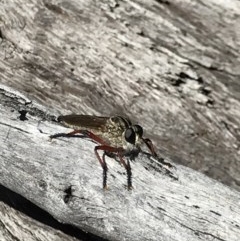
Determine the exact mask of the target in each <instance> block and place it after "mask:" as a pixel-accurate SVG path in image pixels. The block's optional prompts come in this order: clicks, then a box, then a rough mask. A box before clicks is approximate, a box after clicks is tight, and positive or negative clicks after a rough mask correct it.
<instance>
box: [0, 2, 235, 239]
mask: <svg viewBox="0 0 240 241" xmlns="http://www.w3.org/2000/svg"><path fill="white" fill-rule="evenodd" d="M239 15H240V3H239V1H237V0H231V1H227V2H223V1H216V2H215V1H207V2H204V3H203V2H201V1H178V0H176V1H154V0H147V1H144V0H143V1H137V0H132V1H126V2H124V1H110V0H109V1H75V0H69V1H67V2H66V1H62V0H59V1H37V0H29V1H28V3H27V4H26V1H22V0H11V1H1V2H0V16H1V17H0V82H1V83H3V84H5V85H8V86H12V87H13V88H14V89H17V90H21V92H22V93H24V94H25V95H27V96H28V98H29V101H33V102H34V104H36V100H37V102H39V103H41V104H42V105H43V106H47V107H46V108H49V110H51V112H52V110H53V109H54V110H55V112H54V113H51V115H52V116H56V115H57V113H60V112H61V113H62V114H64V113H67V112H68V113H72V112H75V113H80V114H82V113H86V114H98V115H110V114H113V113H114V114H115V113H117V114H121V113H124V114H127V115H129V116H130V117H134V118H135V119H137V120H138V121H139V122H140V123H141V124H143V127H145V130H146V133H148V134H149V135H150V136H151V138H152V139H153V140H155V143H157V146H158V147H159V150H160V151H159V153H160V154H162V155H163V156H168V157H171V158H173V159H174V160H175V161H177V162H178V163H181V164H184V165H188V166H190V167H193V168H195V169H197V170H200V171H201V172H203V173H206V174H207V175H209V176H211V177H213V178H215V179H218V180H220V181H221V182H223V183H225V184H227V185H229V186H232V187H234V188H235V189H237V190H240V188H239V187H240V180H239V176H240V162H239V159H240V156H239V153H240V152H239V148H240V138H239V137H240V122H239V119H240V112H239V109H240V102H239V100H240V96H239V91H240V84H239V76H240V73H239V64H240V63H239V62H240V59H239V58H238V56H239V44H240V36H239V31H238V29H239V27H240V21H239V17H238V16H239ZM4 88H5V87H4ZM10 92H11V91H10ZM19 100H20V99H19V98H17V97H16V102H15V101H14V99H11V101H10V102H12V105H13V108H14V105H16V107H19V103H18V101H19ZM1 101H4V99H1ZM2 104H3V105H4V102H3V103H2ZM22 107H24V108H26V107H27V106H25V105H24V106H22ZM24 108H23V109H24ZM39 108H40V109H41V107H40V106H37V108H36V109H35V111H36V112H37V113H36V114H35V115H36V116H38V117H37V119H41V118H43V117H44V118H45V117H46V113H47V114H48V116H47V120H48V121H49V120H52V117H51V116H50V115H49V110H45V109H44V110H43V111H42V112H39V110H38V109H39ZM22 114H23V117H24V112H23V113H22ZM32 114H33V111H32ZM13 116H14V118H15V117H16V115H13ZM40 116H41V117H40ZM4 123H5V124H6V122H4ZM23 123H24V124H23ZM23 123H22V125H23V126H24V127H26V128H28V127H29V126H25V125H26V123H25V122H23ZM47 123H48V122H47ZM41 125H42V124H40V127H39V128H40V129H41ZM34 126H35V127H36V125H34ZM15 127H16V126H14V125H13V127H9V129H8V130H9V134H11V129H13V130H15ZM35 127H34V128H35ZM51 128H60V127H55V126H54V125H53V126H51ZM5 130H6V129H5ZM35 130H36V129H35ZM19 131H20V130H19ZM46 132H49V133H50V132H51V131H50V130H49V129H48V124H47V131H46ZM7 133H8V132H7ZM31 133H32V134H33V132H31ZM5 134H6V133H5ZM25 134H26V135H27V133H25ZM2 135H4V133H2ZM34 135H35V134H34ZM38 135H40V133H38V134H36V136H38ZM10 136H11V135H10ZM23 136H24V135H23ZM41 136H42V135H41ZM5 137H8V134H6V135H5ZM30 139H31V138H30ZM39 140H41V138H40V139H39ZM16 141H19V139H18V140H16ZM29 141H30V140H29ZM61 141H64V143H65V141H66V144H68V142H70V143H73V142H74V143H75V141H78V142H79V144H76V145H75V144H74V146H84V143H85V142H84V143H82V141H83V140H62V139H60V140H56V141H54V142H53V144H52V145H56V147H58V145H59V143H60V144H61V143H62V142H61ZM25 144H26V145H27V143H25ZM88 144H89V143H88ZM74 146H73V148H74ZM29 147H31V146H29ZM86 148H87V149H88V148H89V151H88V152H87V151H86V155H89V153H92V152H91V151H90V149H91V150H92V148H93V147H91V148H90V146H89V145H87V147H86ZM2 150H3V153H4V151H5V150H4V149H2ZM72 151H73V150H72ZM75 151H76V150H75ZM74 157H75V156H73V159H74V160H76V158H74ZM26 158H27V157H26ZM139 158H140V159H139V163H142V164H144V163H145V162H144V160H146V159H144V156H143V158H142V156H140V157H139ZM84 160H85V159H84ZM89 160H90V161H93V160H94V154H93V156H92V158H90V159H89ZM142 160H143V161H142ZM12 161H16V160H15V159H14V158H13V159H12ZM108 162H110V163H115V162H114V161H113V160H108ZM137 163H138V162H137ZM77 165H79V163H77ZM115 166H117V169H118V168H119V166H118V165H117V164H116V163H115ZM115 166H114V168H115ZM96 168H98V172H97V173H96V178H97V175H99V172H101V170H100V167H99V166H98V167H97V166H96ZM150 169H151V168H150ZM111 170H112V168H111ZM178 170H179V168H178ZM0 171H2V169H0ZM119 171H120V170H119ZM122 172H123V173H124V170H122ZM9 175H11V173H9ZM94 175H95V174H94ZM135 175H136V174H135ZM157 175H160V174H157ZM193 175H195V174H193ZM74 176H75V174H74ZM8 178H9V179H10V177H9V176H8ZM98 178H99V179H98V180H99V182H101V178H100V177H99V176H98ZM119 178H120V177H118V178H117V180H119ZM120 179H121V178H120ZM77 180H79V179H77ZM200 180H201V179H200ZM207 180H208V179H207ZM25 181H26V179H24V180H22V182H23V183H24V182H25ZM69 182H70V179H69ZM76 182H77V184H79V183H78V182H79V181H76ZM64 183H65V182H64ZM111 183H112V181H111V180H109V184H111ZM124 183H125V182H124V178H122V185H123V184H124ZM135 185H136V183H135ZM76 186H77V187H78V185H76ZM100 186H101V185H100V183H99V187H100ZM110 187H111V186H110ZM121 187H122V186H121ZM66 188H67V187H66ZM72 188H74V186H73V187H72ZM111 188H112V187H111ZM135 188H136V187H135ZM23 189H24V188H23ZM61 190H62V189H61ZM119 190H121V188H120V189H119ZM174 190H175V189H174ZM22 191H23V192H24V190H22ZM78 191H79V189H77V190H76V192H78ZM23 192H21V194H22V195H24V193H23ZM74 193H75V191H74ZM54 195H55V193H54ZM63 195H66V193H63ZM105 195H106V194H105ZM0 197H1V195H0ZM28 198H29V195H28ZM35 198H36V196H35ZM30 199H31V198H30ZM73 200H75V199H73ZM43 208H44V207H43ZM8 210H11V209H8ZM48 211H49V210H48ZM3 212H6V208H5V206H4V209H3ZM16 220H17V219H15V220H14V222H15V221H16ZM61 221H62V222H63V221H64V220H61ZM217 221H219V219H217ZM19 225H21V222H20V223H19ZM236 225H238V224H236ZM5 227H6V228H5V229H3V232H5V231H6V230H8V228H7V227H8V226H6V225H5ZM236 227H238V226H236ZM36 228H37V226H36ZM23 229H24V226H23ZM14 236H16V237H17V236H18V234H16V233H15V234H13V237H14ZM33 236H34V235H33ZM46 236H47V235H46ZM35 237H36V236H35ZM49 237H51V236H49ZM108 237H109V236H108ZM33 238H34V237H33ZM6 239H7V238H6ZM7 240H11V238H8V239H7ZM36 240H37V238H36Z"/></svg>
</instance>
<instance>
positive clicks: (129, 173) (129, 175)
mask: <svg viewBox="0 0 240 241" xmlns="http://www.w3.org/2000/svg"><path fill="white" fill-rule="evenodd" d="M76 134H82V135H84V136H87V137H89V138H90V139H92V140H94V141H96V142H98V143H99V144H101V145H100V146H96V147H95V149H94V152H95V154H96V156H97V159H98V161H99V162H100V164H101V166H102V168H103V188H104V189H106V188H107V170H108V168H107V163H106V162H105V158H104V157H103V158H101V157H100V155H99V154H98V150H102V151H106V152H112V153H116V154H117V155H118V157H119V159H120V162H121V163H122V164H123V166H124V168H125V169H126V171H127V180H128V181H127V182H128V190H130V189H132V171H131V166H130V162H129V161H128V162H127V163H126V162H125V160H124V159H123V157H122V153H123V151H124V149H123V148H117V147H112V146H109V145H107V143H105V141H104V140H102V139H101V138H99V137H98V136H96V135H95V134H93V133H92V132H90V131H88V130H74V131H72V132H70V133H67V134H64V133H59V134H55V135H52V136H50V138H52V139H53V138H58V137H71V136H74V135H76Z"/></svg>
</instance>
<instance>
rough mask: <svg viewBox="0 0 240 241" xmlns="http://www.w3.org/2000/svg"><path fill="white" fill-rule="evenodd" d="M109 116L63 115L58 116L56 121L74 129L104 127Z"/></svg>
mask: <svg viewBox="0 0 240 241" xmlns="http://www.w3.org/2000/svg"><path fill="white" fill-rule="evenodd" d="M108 120H109V117H99V116H91V115H64V116H59V117H58V121H59V122H61V123H62V124H63V125H65V126H67V127H71V128H74V129H97V130H99V129H104V127H105V125H106V122H107V121H108Z"/></svg>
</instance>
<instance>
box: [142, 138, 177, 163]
mask: <svg viewBox="0 0 240 241" xmlns="http://www.w3.org/2000/svg"><path fill="white" fill-rule="evenodd" d="M143 141H144V143H145V144H146V146H147V147H148V149H149V150H150V151H151V153H152V155H153V156H154V157H155V158H158V160H159V161H161V163H162V164H164V165H166V166H168V167H173V166H172V164H171V163H169V162H165V161H164V159H162V158H159V157H158V155H157V153H156V152H155V150H154V146H153V143H152V141H151V140H150V139H148V138H146V139H144V138H143Z"/></svg>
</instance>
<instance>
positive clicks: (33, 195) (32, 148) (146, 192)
mask: <svg viewBox="0 0 240 241" xmlns="http://www.w3.org/2000/svg"><path fill="white" fill-rule="evenodd" d="M9 91H10V90H9V89H8V90H7V91H6V90H5V88H1V91H0V94H1V103H0V111H1V116H0V146H1V148H2V153H1V168H0V183H1V184H2V185H4V186H5V187H7V188H9V189H11V190H13V191H14V192H16V193H19V194H21V195H22V196H24V197H25V198H27V199H28V200H30V201H31V202H32V203H34V204H36V205H38V206H39V207H40V208H42V209H43V210H46V211H47V212H48V213H50V214H51V215H52V216H53V217H54V218H55V219H57V220H58V221H59V222H63V223H68V224H71V225H73V226H76V227H78V228H79V229H81V230H85V231H87V232H90V233H93V234H95V235H97V236H99V237H102V238H105V239H108V240H202V239H204V240H232V241H234V240H236V241H237V240H239V237H240V228H239V227H240V216H239V215H238V213H239V200H240V194H239V193H238V192H237V191H234V190H232V189H230V188H229V187H227V186H224V185H223V184H220V183H218V182H217V181H215V180H212V179H210V178H208V177H206V176H205V175H203V174H200V173H198V172H196V171H193V170H192V169H189V168H186V167H183V166H180V165H176V164H175V165H176V168H172V170H171V172H172V173H173V176H171V175H169V173H168V172H167V171H166V169H165V168H164V167H163V166H162V164H161V163H160V162H159V161H158V160H157V159H155V158H153V157H151V156H150V155H146V154H144V153H142V154H140V155H139V156H138V157H137V158H136V159H135V161H133V162H132V172H133V186H134V189H133V190H132V191H128V190H126V188H125V184H126V174H125V170H124V168H123V167H122V166H120V164H119V163H118V162H117V161H116V160H114V159H113V158H107V157H106V161H107V163H108V166H109V173H108V185H109V190H103V189H102V169H101V166H100V165H99V163H98V161H97V159H96V156H95V155H94V151H93V150H94V146H95V145H96V144H95V143H93V142H91V141H90V140H87V139H83V138H59V139H56V140H52V141H50V140H49V136H50V135H51V134H54V133H59V132H66V131H67V130H68V129H66V128H64V127H61V126H59V125H58V124H57V123H54V122H51V121H50V120H51V119H52V120H53V119H54V118H53V117H51V116H49V115H47V114H45V112H44V109H43V108H42V110H41V109H39V106H37V105H35V104H34V103H29V100H26V99H24V97H20V96H18V94H17V93H15V92H9ZM19 110H25V112H21V113H24V115H20V114H19ZM26 113H27V114H26ZM25 114H26V115H25Z"/></svg>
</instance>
